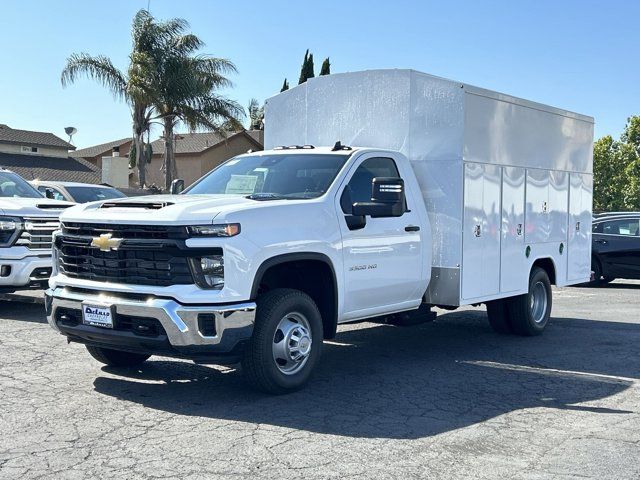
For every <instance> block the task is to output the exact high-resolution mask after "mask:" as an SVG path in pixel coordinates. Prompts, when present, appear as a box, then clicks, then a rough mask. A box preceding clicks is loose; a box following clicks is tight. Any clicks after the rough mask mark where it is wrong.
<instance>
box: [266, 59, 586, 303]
mask: <svg viewBox="0 0 640 480" xmlns="http://www.w3.org/2000/svg"><path fill="white" fill-rule="evenodd" d="M337 140H340V141H342V143H343V144H345V145H352V146H360V147H373V148H383V149H389V150H396V151H399V152H401V153H403V154H404V155H405V156H406V157H407V158H408V159H409V160H410V162H411V165H412V166H413V170H414V172H415V174H416V177H417V179H418V183H419V184H420V188H421V190H422V196H423V198H424V202H425V205H426V208H427V211H428V212H429V216H430V221H431V228H432V245H433V247H432V248H433V261H432V276H431V283H430V285H429V289H428V291H427V293H426V300H427V301H428V302H429V303H432V304H436V305H451V306H457V305H463V304H472V303H479V302H482V301H487V300H491V299H495V298H501V297H506V296H513V295H518V294H521V293H524V292H526V291H527V288H528V280H529V271H530V269H531V266H532V264H533V262H534V261H536V259H541V258H546V259H549V260H550V261H552V262H553V265H554V269H555V283H556V284H557V285H560V286H562V285H568V284H573V283H580V282H584V281H587V280H588V279H589V276H590V271H591V267H590V264H591V202H592V185H593V175H592V172H593V170H592V168H593V157H592V143H593V119H592V118H590V117H586V116H583V115H578V114H575V113H571V112H567V111H564V110H560V109H556V108H553V107H549V106H546V105H541V104H538V103H534V102H529V101H526V100H522V99H518V98H515V97H511V96H508V95H504V94H500V93H496V92H492V91H489V90H484V89H480V88H477V87H473V86H470V85H466V84H462V83H459V82H455V81H451V80H446V79H442V78H438V77H434V76H431V75H427V74H424V73H420V72H416V71H413V70H372V71H364V72H354V73H345V74H337V75H330V76H324V77H318V78H314V79H310V80H309V81H307V82H306V83H305V84H302V85H300V86H298V87H295V88H293V89H291V90H288V91H286V92H283V93H281V94H279V95H277V96H275V97H272V98H270V99H269V100H268V101H267V106H266V118H265V148H273V147H275V146H278V145H292V144H312V145H333V144H334V143H335V142H336V141H337ZM527 252H528V256H527Z"/></svg>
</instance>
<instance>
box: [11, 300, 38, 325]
mask: <svg viewBox="0 0 640 480" xmlns="http://www.w3.org/2000/svg"><path fill="white" fill-rule="evenodd" d="M0 316H2V318H4V319H6V320H17V321H19V322H30V323H47V317H46V315H45V311H44V305H40V304H37V303H22V302H7V301H0Z"/></svg>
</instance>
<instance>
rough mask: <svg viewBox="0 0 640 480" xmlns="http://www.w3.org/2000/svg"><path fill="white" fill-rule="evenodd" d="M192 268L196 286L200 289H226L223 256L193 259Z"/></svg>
mask: <svg viewBox="0 0 640 480" xmlns="http://www.w3.org/2000/svg"><path fill="white" fill-rule="evenodd" d="M191 268H192V270H193V276H194V279H195V281H196V284H197V285H198V286H199V287H200V288H207V289H212V288H215V289H221V288H222V287H224V260H223V257H222V255H208V256H206V257H200V258H193V259H191Z"/></svg>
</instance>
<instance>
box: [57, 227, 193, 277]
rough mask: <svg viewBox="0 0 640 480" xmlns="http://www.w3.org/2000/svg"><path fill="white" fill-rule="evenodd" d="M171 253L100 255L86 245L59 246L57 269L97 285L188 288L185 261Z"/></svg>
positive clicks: (144, 251)
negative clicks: (105, 283)
mask: <svg viewBox="0 0 640 480" xmlns="http://www.w3.org/2000/svg"><path fill="white" fill-rule="evenodd" d="M171 250H172V249H170V248H168V249H160V250H153V249H127V248H126V246H121V247H120V248H119V249H118V250H112V251H109V252H103V251H102V250H99V249H97V248H94V247H91V246H90V245H89V244H86V245H78V244H75V243H70V242H69V241H68V240H67V239H66V238H65V237H62V238H61V239H60V244H59V268H60V271H61V272H62V273H64V274H65V275H67V276H69V277H74V278H81V279H84V280H95V281H98V282H114V283H129V284H134V285H155V286H160V287H167V286H170V285H188V284H191V283H193V278H192V276H191V269H190V268H189V263H188V260H187V258H186V257H183V256H174V255H172V252H171Z"/></svg>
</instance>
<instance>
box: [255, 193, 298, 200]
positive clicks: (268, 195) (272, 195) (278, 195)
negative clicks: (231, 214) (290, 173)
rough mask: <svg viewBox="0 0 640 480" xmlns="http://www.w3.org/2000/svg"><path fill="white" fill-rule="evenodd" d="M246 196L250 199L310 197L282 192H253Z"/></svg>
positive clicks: (296, 198)
mask: <svg viewBox="0 0 640 480" xmlns="http://www.w3.org/2000/svg"><path fill="white" fill-rule="evenodd" d="M244 198H248V199H249V200H258V201H262V200H304V199H306V198H308V197H300V196H292V195H283V194H281V193H268V192H267V193H252V194H251V195H247V196H246V197H244Z"/></svg>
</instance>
